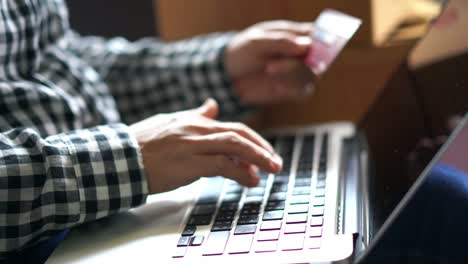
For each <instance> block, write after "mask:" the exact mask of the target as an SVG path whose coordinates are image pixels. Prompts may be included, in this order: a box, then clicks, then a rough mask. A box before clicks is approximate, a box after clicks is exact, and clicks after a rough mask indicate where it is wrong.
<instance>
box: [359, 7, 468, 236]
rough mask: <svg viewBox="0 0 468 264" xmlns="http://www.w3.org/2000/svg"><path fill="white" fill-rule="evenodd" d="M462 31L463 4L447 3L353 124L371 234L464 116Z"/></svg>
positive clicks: (467, 13) (467, 106) (466, 19)
mask: <svg viewBox="0 0 468 264" xmlns="http://www.w3.org/2000/svg"><path fill="white" fill-rule="evenodd" d="M466 28H468V1H466V0H452V1H450V2H448V3H447V4H446V6H445V8H444V10H443V11H442V13H441V15H440V16H439V17H438V18H437V19H436V20H435V21H434V23H433V25H432V26H431V28H430V29H429V31H428V32H427V34H426V36H425V37H424V38H422V39H421V40H420V41H419V42H418V43H417V44H416V46H415V47H414V48H413V50H412V51H411V52H410V54H409V56H408V58H407V61H405V62H404V63H402V65H401V67H399V68H398V70H397V71H396V72H395V73H394V74H393V75H392V77H391V78H390V79H389V80H388V82H387V84H386V87H385V89H383V90H382V92H381V94H379V96H378V99H377V100H376V101H375V103H374V105H373V106H372V107H371V108H370V110H369V112H368V113H367V115H366V116H365V117H364V119H363V120H362V121H361V122H360V124H359V126H360V128H361V129H362V130H363V131H364V132H365V134H366V138H367V140H368V144H369V151H370V156H371V161H370V162H371V175H372V176H371V178H370V180H369V181H370V197H371V199H370V200H371V212H372V214H373V215H372V223H371V234H375V233H377V232H378V230H379V229H380V227H381V225H382V224H383V222H384V221H385V220H386V219H387V217H388V216H389V214H390V213H391V212H392V211H393V210H394V208H395V207H396V205H397V204H398V203H399V202H400V201H401V199H402V197H403V196H404V195H405V194H406V193H407V191H408V190H409V188H410V187H411V186H412V184H413V183H414V181H415V180H416V179H417V178H418V176H419V175H420V173H421V171H422V169H423V168H425V166H426V165H427V164H428V163H429V162H430V161H431V159H432V157H433V156H434V154H435V153H436V152H437V149H438V148H439V147H440V145H442V143H443V142H444V139H446V138H447V136H448V135H450V133H451V130H452V129H451V128H452V127H453V126H454V125H453V123H454V120H456V118H455V117H456V116H463V115H464V114H465V113H466V112H467V111H468V74H467V72H468V38H466ZM451 123H452V124H451ZM465 146H466V145H465Z"/></svg>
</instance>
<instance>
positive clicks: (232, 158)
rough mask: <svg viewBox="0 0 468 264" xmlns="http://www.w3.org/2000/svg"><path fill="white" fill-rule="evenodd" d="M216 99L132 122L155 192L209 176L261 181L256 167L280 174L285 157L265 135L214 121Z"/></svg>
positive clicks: (237, 125)
mask: <svg viewBox="0 0 468 264" xmlns="http://www.w3.org/2000/svg"><path fill="white" fill-rule="evenodd" d="M217 113H218V105H217V104H216V102H215V101H214V100H212V99H209V100H207V101H206V102H205V103H204V104H203V105H202V106H201V107H199V108H196V109H193V110H188V111H183V112H176V113H172V114H160V115H155V116H153V117H150V118H148V119H145V120H143V121H141V122H138V123H136V124H133V125H131V126H130V131H131V133H132V134H133V135H134V136H135V137H136V139H137V141H138V143H139V144H140V147H141V153H142V155H143V164H144V167H145V173H146V177H147V181H148V188H149V191H150V193H159V192H164V191H169V190H173V189H176V188H178V187H180V186H183V185H186V184H189V183H191V182H194V181H196V180H198V179H199V178H200V177H205V176H225V177H227V178H230V179H233V180H235V181H237V182H239V183H240V184H243V185H246V186H255V185H257V184H258V181H259V180H258V177H257V175H256V172H257V170H258V169H257V168H260V169H262V170H264V171H267V172H271V173H276V172H278V171H280V169H281V166H282V160H281V158H280V157H279V156H277V155H276V154H275V153H274V150H273V148H272V146H271V145H270V144H269V143H268V142H267V141H265V140H264V139H263V138H262V137H261V136H260V135H258V134H257V133H255V132H254V131H253V130H251V129H250V128H248V127H246V126H245V125H243V124H240V123H223V122H218V121H216V120H214V119H215V118H216V116H217Z"/></svg>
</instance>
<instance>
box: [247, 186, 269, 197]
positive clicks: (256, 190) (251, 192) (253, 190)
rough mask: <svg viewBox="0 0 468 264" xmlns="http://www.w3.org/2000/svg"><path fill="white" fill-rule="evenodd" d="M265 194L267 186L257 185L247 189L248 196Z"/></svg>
mask: <svg viewBox="0 0 468 264" xmlns="http://www.w3.org/2000/svg"><path fill="white" fill-rule="evenodd" d="M264 194H265V188H262V187H255V188H250V189H248V190H247V197H250V196H263V195H264Z"/></svg>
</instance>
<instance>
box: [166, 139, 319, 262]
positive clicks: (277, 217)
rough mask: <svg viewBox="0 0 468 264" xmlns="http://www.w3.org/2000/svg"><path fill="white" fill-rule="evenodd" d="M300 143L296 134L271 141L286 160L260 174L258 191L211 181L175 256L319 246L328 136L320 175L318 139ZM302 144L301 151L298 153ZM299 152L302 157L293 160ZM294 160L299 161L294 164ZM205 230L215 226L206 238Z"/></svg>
mask: <svg viewBox="0 0 468 264" xmlns="http://www.w3.org/2000/svg"><path fill="white" fill-rule="evenodd" d="M301 139H302V141H301V142H302V144H297V140H296V137H295V136H279V137H275V138H270V139H269V141H270V142H271V143H272V145H274V146H275V148H276V149H277V151H278V152H279V154H280V155H281V157H282V158H283V168H282V170H281V172H279V173H277V174H274V175H273V174H267V173H264V172H260V173H259V174H260V175H259V176H260V183H259V185H258V186H256V187H253V188H246V187H243V186H241V185H239V184H237V183H236V182H234V181H231V180H225V179H224V178H222V177H214V178H209V179H208V183H207V185H206V186H205V188H204V190H203V191H202V193H201V194H200V196H199V198H198V200H197V202H196V204H195V206H194V207H193V209H192V211H191V214H190V217H189V218H188V220H187V222H186V226H185V228H184V230H183V232H182V234H181V236H180V239H179V241H178V243H177V249H176V252H175V254H174V255H173V257H174V258H183V257H184V256H185V254H186V251H187V250H188V249H189V248H190V247H200V246H202V247H203V248H202V255H203V256H213V255H223V254H260V253H264V252H275V251H278V250H281V251H290V250H303V249H318V248H320V244H321V237H322V226H323V224H324V218H323V216H324V211H325V207H324V206H325V183H326V181H325V180H326V171H327V156H328V135H326V134H325V135H323V136H322V137H321V140H320V148H319V153H318V162H317V164H318V167H317V173H313V167H314V158H315V157H314V148H315V144H317V142H318V140H317V137H316V136H314V135H306V136H301ZM299 145H300V148H301V149H300V150H299V151H295V148H296V147H297V146H299ZM295 153H296V155H299V156H298V157H297V158H294V157H293V155H294V154H295ZM293 160H297V164H296V165H295V166H293ZM292 168H296V170H295V171H292ZM314 174H316V175H314ZM314 178H316V180H314V181H313V179H314ZM204 226H208V227H209V228H210V232H209V235H207V237H205V236H204V235H199V234H197V228H200V227H204Z"/></svg>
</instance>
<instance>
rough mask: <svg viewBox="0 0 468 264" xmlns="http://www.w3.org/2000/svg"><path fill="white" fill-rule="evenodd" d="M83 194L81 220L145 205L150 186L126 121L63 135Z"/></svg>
mask: <svg viewBox="0 0 468 264" xmlns="http://www.w3.org/2000/svg"><path fill="white" fill-rule="evenodd" d="M60 137H61V140H62V141H63V142H64V143H65V144H66V145H67V148H68V150H69V152H70V155H71V159H72V163H73V169H74V172H75V177H76V180H77V184H78V192H79V197H80V220H79V222H80V223H83V222H88V221H92V220H96V219H99V218H102V217H105V216H108V215H111V214H114V213H117V212H120V211H124V210H127V209H129V208H132V207H135V206H138V205H141V204H143V203H144V202H145V201H146V197H147V195H148V186H147V181H146V177H145V174H144V169H143V161H142V157H141V153H140V149H139V146H138V143H137V142H136V139H135V138H134V137H132V136H131V135H130V133H129V131H128V127H127V126H125V125H123V124H112V125H106V126H98V127H95V128H91V129H85V130H78V131H73V133H66V134H62V135H61V136H60Z"/></svg>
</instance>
